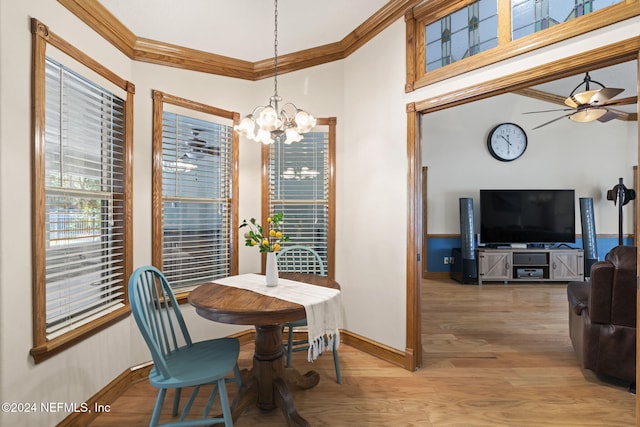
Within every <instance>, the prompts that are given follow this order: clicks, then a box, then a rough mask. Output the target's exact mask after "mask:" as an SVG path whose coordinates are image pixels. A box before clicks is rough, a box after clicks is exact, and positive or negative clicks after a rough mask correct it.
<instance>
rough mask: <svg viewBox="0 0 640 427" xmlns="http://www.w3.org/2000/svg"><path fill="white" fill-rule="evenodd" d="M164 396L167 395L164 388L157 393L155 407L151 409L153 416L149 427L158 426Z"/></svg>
mask: <svg viewBox="0 0 640 427" xmlns="http://www.w3.org/2000/svg"><path fill="white" fill-rule="evenodd" d="M166 394H167V389H166V388H161V389H160V390H159V391H158V397H157V398H156V406H155V407H154V408H153V414H151V420H150V421H149V427H155V426H157V425H158V420H159V419H160V413H161V412H162V405H164V397H165V395H166Z"/></svg>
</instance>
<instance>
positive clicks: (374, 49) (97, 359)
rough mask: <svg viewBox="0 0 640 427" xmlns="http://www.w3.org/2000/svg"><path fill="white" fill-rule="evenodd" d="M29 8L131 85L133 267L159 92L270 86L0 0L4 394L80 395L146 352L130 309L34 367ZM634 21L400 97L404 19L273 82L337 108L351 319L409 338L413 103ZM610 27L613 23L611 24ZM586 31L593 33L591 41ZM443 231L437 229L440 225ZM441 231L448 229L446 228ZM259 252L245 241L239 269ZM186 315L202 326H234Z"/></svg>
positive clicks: (228, 93) (145, 220) (301, 98)
mask: <svg viewBox="0 0 640 427" xmlns="http://www.w3.org/2000/svg"><path fill="white" fill-rule="evenodd" d="M30 16H33V17H36V18H38V19H40V20H41V21H43V22H44V23H45V24H46V25H48V26H50V28H51V30H52V31H54V32H56V33H57V34H59V35H61V36H62V37H63V38H65V39H66V40H68V41H69V42H71V43H72V44H74V45H76V46H78V47H80V48H81V49H82V50H84V51H85V52H87V53H90V54H91V55H92V56H93V57H95V58H96V59H97V60H99V61H100V62H101V63H103V64H104V65H106V66H107V67H109V68H110V69H112V70H114V71H115V72H117V73H118V74H120V76H122V77H124V78H127V79H129V80H131V81H132V82H133V83H134V84H135V85H136V97H135V127H134V137H135V141H134V163H135V166H134V195H135V196H134V209H135V210H134V229H135V232H134V239H135V241H134V265H136V266H137V265H141V264H143V263H147V262H149V261H150V257H151V246H150V245H151V243H150V236H151V230H150V221H149V218H150V212H151V206H150V204H151V189H150V178H149V177H150V170H151V164H150V162H151V155H150V153H151V149H150V142H151V94H150V91H151V89H159V90H162V91H166V92H168V93H171V94H173V95H178V96H182V97H186V98H190V99H194V100H197V101H201V102H206V103H211V104H213V105H216V106H218V107H222V108H225V109H229V110H234V111H239V112H240V113H246V112H247V111H248V110H249V109H250V108H252V107H253V106H255V105H257V104H262V103H264V102H266V99H267V98H268V96H269V95H270V94H271V90H272V82H270V81H261V82H245V81H240V80H236V79H229V78H223V77H217V76H209V75H204V74H200V73H194V72H187V71H182V70H177V69H173V68H171V69H170V68H164V67H159V66H155V65H149V64H138V63H131V62H130V61H129V60H127V59H126V58H125V57H123V55H121V54H120V53H119V52H117V51H116V50H115V49H114V48H113V47H111V46H110V45H109V44H107V43H106V42H105V41H104V40H102V39H100V38H99V37H98V36H97V35H96V34H94V33H93V32H92V31H91V30H89V29H88V28H87V27H86V26H85V25H84V24H83V23H81V22H79V21H78V20H77V19H76V18H75V17H74V16H73V15H71V14H70V13H69V12H68V11H66V9H64V8H62V7H61V6H60V5H59V4H58V3H57V2H55V1H51V0H23V1H21V2H18V1H4V0H3V1H2V2H0V54H1V56H0V325H2V326H1V327H2V330H1V331H0V400H2V401H9V402H12V401H13V402H38V403H39V402H78V403H80V402H82V401H84V400H85V399H87V398H89V397H90V396H91V395H92V394H94V393H95V392H96V391H98V390H100V389H101V388H102V387H104V386H105V385H106V384H107V383H108V382H109V381H111V380H112V379H114V378H115V377H116V376H117V375H119V374H120V373H121V372H123V371H124V370H125V369H127V368H128V367H130V366H133V365H135V364H136V363H139V362H141V361H144V360H147V358H148V356H147V355H146V353H145V349H144V346H142V345H141V343H140V340H139V337H138V332H137V329H136V328H135V326H134V324H133V321H132V319H127V320H124V321H121V322H119V323H118V324H116V325H114V326H112V327H110V328H108V329H107V330H105V331H103V332H101V333H99V334H97V335H96V336H94V337H92V338H90V339H88V340H86V341H84V342H82V343H80V344H78V345H76V346H74V347H73V348H71V349H68V350H66V351H64V352H63V353H61V354H59V355H57V356H55V357H53V358H51V359H49V360H47V361H45V362H43V363H41V364H39V365H34V364H33V362H32V361H31V360H30V358H29V356H28V352H29V349H30V348H31V344H32V342H31V263H30V259H31V247H30V238H31V231H30V215H31V207H30V192H31V188H30V179H31V174H30V151H31V141H30V116H29V114H30V107H31V105H30V97H29V93H30V73H31V60H30V52H31V34H30V31H29V17H30ZM638 22H639V21H638V20H632V21H630V22H628V23H626V24H622V25H618V26H615V27H614V28H613V29H608V30H607V32H606V33H605V32H604V31H600V32H598V34H597V35H598V37H599V38H597V39H594V40H591V39H590V38H588V37H583V38H581V43H562V44H561V46H560V47H559V48H558V49H546V50H545V51H544V52H541V53H539V54H536V55H528V56H527V58H524V59H519V60H515V61H511V62H509V63H508V64H506V65H502V66H494V67H489V68H490V69H491V70H492V71H491V72H487V71H484V70H483V71H479V72H476V73H472V74H469V75H467V76H461V77H460V78H458V79H455V80H453V81H451V82H442V83H439V84H436V85H433V86H431V87H428V88H423V89H421V90H419V91H416V92H414V93H411V94H405V93H404V89H403V88H404V31H405V30H404V22H403V20H402V19H400V20H398V21H397V22H396V23H394V24H393V25H392V26H391V27H390V28H388V29H387V30H385V31H384V32H383V33H381V34H380V35H379V36H377V37H376V38H375V39H373V40H372V41H370V42H369V43H368V44H367V45H365V46H364V47H363V48H361V49H359V50H358V51H357V52H355V53H354V54H353V55H351V56H350V57H349V58H347V59H346V60H344V61H340V62H335V63H331V64H326V65H322V66H319V67H314V68H312V69H309V70H302V71H299V72H296V73H292V74H287V75H284V76H281V78H280V79H279V83H280V84H279V92H280V94H281V95H282V96H283V97H285V98H286V99H291V100H293V101H295V102H296V103H298V104H299V105H300V106H303V107H304V108H306V109H308V110H309V111H312V112H313V113H314V114H316V115H317V116H336V117H337V118H338V126H337V130H338V135H337V136H338V138H337V239H336V240H337V247H336V255H337V259H336V278H337V280H338V281H339V282H340V283H341V284H342V286H343V289H344V297H345V298H344V308H345V321H346V325H345V326H346V328H347V329H348V330H350V331H352V332H354V333H357V334H360V335H363V336H365V337H368V338H370V339H373V340H375V341H378V342H380V343H382V344H385V345H389V346H391V347H394V348H397V349H400V350H404V347H405V303H406V302H405V287H406V285H405V276H406V273H405V261H406V260H405V253H406V249H405V246H406V243H405V242H406V237H405V236H406V228H407V221H406V217H407V192H406V182H407V159H406V113H405V105H406V103H407V102H410V101H416V100H421V99H425V98H428V97H431V96H436V95H438V94H440V93H444V92H448V91H450V90H454V89H456V88H460V87H466V86H469V85H471V84H473V83H474V82H481V81H484V80H490V79H491V78H493V76H495V73H496V72H497V73H507V72H513V71H516V70H519V69H525V68H527V67H530V66H532V65H533V64H535V63H539V62H540V61H543V62H544V61H550V60H553V59H554V58H558V57H561V56H564V55H568V54H569V53H575V52H576V51H579V50H584V49H586V48H587V47H595V46H597V45H598V43H600V40H604V41H606V42H609V43H610V42H611V41H613V40H617V39H623V38H626V37H629V36H630V35H631V34H637V32H638V28H639V27H640V25H638ZM616 28H618V29H617V30H616ZM584 40H588V41H589V42H588V43H584ZM240 156H241V160H240V165H241V172H240V198H241V200H240V218H245V217H250V216H256V215H258V214H259V208H260V195H259V187H258V186H259V173H260V172H259V164H260V159H259V147H257V146H256V145H255V143H252V142H249V141H246V140H243V141H242V142H241V150H240ZM439 227H440V226H439ZM441 228H443V229H444V228H446V225H445V226H442V227H441ZM258 266H259V257H258V255H257V253H255V252H252V251H250V250H249V249H248V248H244V247H243V248H242V249H241V251H240V270H241V272H247V271H255V270H256V269H257V268H258ZM186 311H187V319H188V322H189V324H190V326H191V327H192V329H193V330H194V336H196V337H197V338H203V337H205V336H219V335H224V334H226V333H228V332H229V331H231V330H233V328H231V327H228V326H225V325H216V324H213V323H212V322H207V321H203V320H202V319H199V318H198V317H197V316H195V315H194V314H193V312H192V311H190V310H188V309H187V310H186ZM66 415H67V414H64V413H49V414H46V413H37V414H19V415H15V414H0V417H1V418H0V425H11V426H29V427H39V426H42V427H45V426H51V425H54V424H55V423H56V422H58V421H59V420H61V419H62V418H64V417H65V416H66Z"/></svg>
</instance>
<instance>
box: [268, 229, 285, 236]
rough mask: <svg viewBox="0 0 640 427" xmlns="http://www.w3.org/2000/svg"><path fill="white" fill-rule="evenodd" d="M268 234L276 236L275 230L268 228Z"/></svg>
mask: <svg viewBox="0 0 640 427" xmlns="http://www.w3.org/2000/svg"><path fill="white" fill-rule="evenodd" d="M280 234H282V233H280ZM269 236H271V237H276V230H270V231H269Z"/></svg>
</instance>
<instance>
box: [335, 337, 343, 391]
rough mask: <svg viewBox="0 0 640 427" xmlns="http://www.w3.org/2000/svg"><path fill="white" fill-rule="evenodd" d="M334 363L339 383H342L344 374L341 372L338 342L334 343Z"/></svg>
mask: <svg viewBox="0 0 640 427" xmlns="http://www.w3.org/2000/svg"><path fill="white" fill-rule="evenodd" d="M333 365H334V366H335V367H336V381H337V382H338V384H342V375H341V374H340V359H339V358H338V349H337V348H336V344H335V343H334V344H333Z"/></svg>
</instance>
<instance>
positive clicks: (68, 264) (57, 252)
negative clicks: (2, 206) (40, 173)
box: [43, 58, 125, 339]
mask: <svg viewBox="0 0 640 427" xmlns="http://www.w3.org/2000/svg"><path fill="white" fill-rule="evenodd" d="M45 74H46V77H45V100H46V102H45V146H44V153H45V182H44V183H43V184H44V185H43V187H44V189H45V227H46V231H45V237H46V245H47V246H46V254H45V263H46V273H45V277H46V284H45V294H46V307H47V309H46V314H45V315H46V337H47V339H52V338H54V337H57V336H60V335H61V334H63V333H66V332H68V331H70V330H73V329H74V328H76V327H78V326H79V325H81V324H85V323H87V322H89V321H91V320H93V319H95V318H97V317H99V316H101V315H104V314H106V313H108V312H110V311H111V310H112V308H113V307H116V306H123V305H124V293H123V292H122V288H123V286H122V280H123V279H122V277H123V275H124V272H123V267H122V266H123V264H124V250H123V247H124V241H123V240H124V224H125V218H124V211H123V204H122V201H123V200H124V199H125V196H124V194H123V193H122V191H123V189H124V158H125V149H124V145H125V140H124V126H125V117H124V105H125V104H124V103H125V101H124V100H123V99H121V98H119V97H117V96H115V95H114V94H113V93H110V92H109V91H107V90H105V89H104V88H102V87H100V86H98V85H96V84H94V83H92V82H90V81H88V80H87V79H85V78H84V77H82V76H80V75H78V74H77V73H75V72H73V71H72V70H70V69H68V68H66V67H64V65H62V64H60V63H58V62H56V61H53V60H51V59H49V58H47V60H46V64H45Z"/></svg>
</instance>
